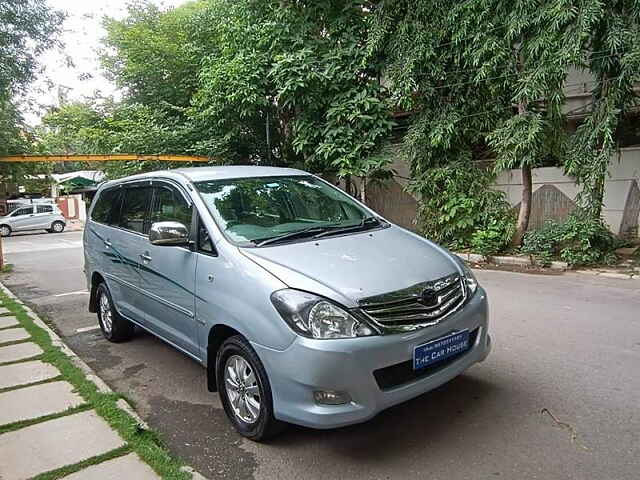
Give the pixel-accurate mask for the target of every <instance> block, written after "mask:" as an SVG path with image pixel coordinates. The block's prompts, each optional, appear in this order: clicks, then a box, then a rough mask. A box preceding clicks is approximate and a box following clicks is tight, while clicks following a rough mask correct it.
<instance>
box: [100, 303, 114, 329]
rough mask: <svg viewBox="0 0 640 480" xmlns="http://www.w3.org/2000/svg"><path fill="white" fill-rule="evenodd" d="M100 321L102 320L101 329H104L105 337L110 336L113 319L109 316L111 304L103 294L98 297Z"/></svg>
mask: <svg viewBox="0 0 640 480" xmlns="http://www.w3.org/2000/svg"><path fill="white" fill-rule="evenodd" d="M100 320H102V328H104V333H106V334H107V335H111V330H112V328H113V318H112V316H111V304H110V303H109V299H108V298H107V295H106V294H105V293H103V294H102V295H100Z"/></svg>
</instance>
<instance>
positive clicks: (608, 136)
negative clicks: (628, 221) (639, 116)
mask: <svg viewBox="0 0 640 480" xmlns="http://www.w3.org/2000/svg"><path fill="white" fill-rule="evenodd" d="M586 3H587V4H588V7H589V8H586V9H585V10H584V12H585V13H584V19H583V25H582V30H581V32H582V35H581V38H580V40H581V43H580V48H581V52H582V56H581V58H580V61H578V62H577V63H576V67H578V68H582V69H584V70H586V71H588V72H590V73H591V74H592V75H593V77H594V80H595V81H594V84H593V86H592V88H593V93H592V99H591V108H590V112H589V114H588V115H587V118H586V119H585V120H584V122H582V124H581V125H580V126H579V127H578V129H577V131H576V133H575V135H574V136H573V137H572V139H571V143H570V147H569V149H568V156H567V161H566V168H567V172H568V173H569V174H571V175H573V176H575V177H576V179H577V181H578V183H579V184H580V185H581V186H582V191H581V193H580V195H579V198H578V200H579V206H580V207H581V208H582V210H583V211H585V212H586V214H587V215H588V216H589V217H591V218H593V219H600V215H601V212H602V202H603V196H604V184H605V179H606V176H607V171H608V167H609V163H610V162H611V159H612V158H613V153H614V152H615V151H616V149H617V142H616V133H617V130H618V127H619V126H620V121H621V119H622V118H623V117H624V116H625V115H628V114H629V113H630V111H632V110H634V109H636V108H637V106H638V95H637V91H636V90H635V89H636V88H637V85H638V82H640V4H639V3H638V1H637V0H614V1H607V2H597V1H590V2H586Z"/></svg>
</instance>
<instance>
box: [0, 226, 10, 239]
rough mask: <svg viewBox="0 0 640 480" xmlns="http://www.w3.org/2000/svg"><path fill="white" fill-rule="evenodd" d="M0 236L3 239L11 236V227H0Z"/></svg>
mask: <svg viewBox="0 0 640 480" xmlns="http://www.w3.org/2000/svg"><path fill="white" fill-rule="evenodd" d="M0 235H2V236H3V237H8V236H9V235H11V227H10V226H9V225H0Z"/></svg>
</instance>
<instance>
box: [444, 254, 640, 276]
mask: <svg viewBox="0 0 640 480" xmlns="http://www.w3.org/2000/svg"><path fill="white" fill-rule="evenodd" d="M454 254H455V255H457V256H458V257H460V258H461V259H462V260H464V261H465V262H470V263H479V264H483V265H491V264H493V265H507V266H511V267H514V266H515V267H545V268H549V269H550V270H555V271H559V272H568V273H577V274H579V275H592V276H595V275H597V276H601V277H606V278H620V279H628V280H631V279H633V280H640V271H633V272H630V273H624V272H619V271H608V270H605V269H602V268H601V269H597V268H594V269H581V270H574V269H572V268H570V267H569V264H568V263H566V262H559V261H552V262H551V263H550V264H549V265H548V266H545V265H543V264H541V263H540V262H536V261H535V260H534V259H532V258H531V257H528V256H509V255H500V256H495V257H491V256H484V255H479V254H477V253H462V252H454Z"/></svg>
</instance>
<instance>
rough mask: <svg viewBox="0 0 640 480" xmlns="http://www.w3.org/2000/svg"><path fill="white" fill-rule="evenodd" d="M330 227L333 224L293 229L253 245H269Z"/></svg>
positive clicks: (309, 234)
mask: <svg viewBox="0 0 640 480" xmlns="http://www.w3.org/2000/svg"><path fill="white" fill-rule="evenodd" d="M332 227H333V225H323V226H316V225H314V226H313V227H307V228H304V229H302V230H295V231H293V232H287V233H283V234H282V235H277V236H275V237H270V238H266V239H264V240H262V241H259V242H257V243H256V244H255V245H256V247H262V246H263V245H269V244H270V243H276V242H280V241H282V240H289V239H291V238H296V237H306V236H312V235H313V234H315V233H318V232H324V231H325V230H327V229H328V228H332Z"/></svg>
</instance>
